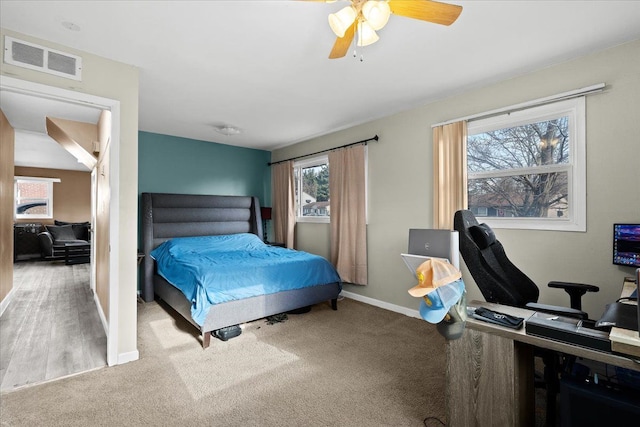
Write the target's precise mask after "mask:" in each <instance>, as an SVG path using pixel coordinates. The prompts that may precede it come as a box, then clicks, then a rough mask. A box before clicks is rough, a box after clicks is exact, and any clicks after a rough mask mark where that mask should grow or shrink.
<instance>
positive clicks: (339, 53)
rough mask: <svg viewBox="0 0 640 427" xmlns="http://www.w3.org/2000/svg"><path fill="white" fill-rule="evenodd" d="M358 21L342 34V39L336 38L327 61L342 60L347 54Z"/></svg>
mask: <svg viewBox="0 0 640 427" xmlns="http://www.w3.org/2000/svg"><path fill="white" fill-rule="evenodd" d="M357 23H358V21H357V20H356V21H354V22H353V24H351V26H350V27H349V28H347V31H345V33H344V37H338V39H337V40H336V42H335V43H334V45H333V49H331V53H330V54H329V59H336V58H342V57H343V56H345V55H346V54H347V51H348V50H349V46H351V42H353V38H354V37H355V35H356V25H357Z"/></svg>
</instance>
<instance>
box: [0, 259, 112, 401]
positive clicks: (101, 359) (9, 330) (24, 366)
mask: <svg viewBox="0 0 640 427" xmlns="http://www.w3.org/2000/svg"><path fill="white" fill-rule="evenodd" d="M13 266H14V272H13V276H14V281H13V283H14V285H13V286H14V291H13V296H12V299H11V302H10V304H9V306H8V307H7V308H6V310H5V312H4V313H3V314H2V317H0V391H3V392H4V391H10V390H13V389H16V388H18V387H22V386H24V385H27V384H35V383H40V382H43V381H49V380H52V379H55V378H60V377H64V376H67V375H71V374H76V373H79V372H83V371H87V370H90V369H94V368H98V367H101V366H105V365H106V354H107V338H106V335H105V332H104V328H103V327H102V323H101V321H100V317H99V315H98V310H97V308H96V304H95V302H94V299H93V292H92V291H91V289H90V285H89V274H90V264H78V265H65V264H64V262H49V261H36V262H18V263H15V264H14V265H13Z"/></svg>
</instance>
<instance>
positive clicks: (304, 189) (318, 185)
mask: <svg viewBox="0 0 640 427" xmlns="http://www.w3.org/2000/svg"><path fill="white" fill-rule="evenodd" d="M294 177H295V195H296V217H297V221H298V222H329V216H330V213H331V206H330V204H329V200H330V199H329V158H328V157H327V156H326V155H325V156H319V157H313V158H310V159H305V160H301V161H298V162H296V163H295V164H294Z"/></svg>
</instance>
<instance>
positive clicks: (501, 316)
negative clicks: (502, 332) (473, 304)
mask: <svg viewBox="0 0 640 427" xmlns="http://www.w3.org/2000/svg"><path fill="white" fill-rule="evenodd" d="M473 318H474V319H478V320H483V321H485V322H489V323H495V324H496V325H500V326H505V327H507V328H512V329H520V328H522V323H523V322H524V318H523V317H517V316H511V315H509V314H505V313H500V312H499V311H494V310H489V309H488V308H485V307H478V308H476V309H475V311H474V312H473Z"/></svg>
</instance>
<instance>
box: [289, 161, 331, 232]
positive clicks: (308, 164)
mask: <svg viewBox="0 0 640 427" xmlns="http://www.w3.org/2000/svg"><path fill="white" fill-rule="evenodd" d="M325 164H326V165H328V164H329V156H328V155H326V154H324V155H320V156H315V157H309V158H306V159H303V160H298V161H296V162H294V164H293V168H294V170H295V171H296V172H297V175H298V178H297V179H298V189H299V191H298V194H297V195H296V198H297V200H296V205H297V210H296V222H301V223H304V222H307V223H320V224H329V222H330V221H331V217H330V216H302V205H303V204H302V203H301V200H300V197H301V196H302V169H305V168H312V167H315V166H322V165H325ZM329 173H331V169H329Z"/></svg>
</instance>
